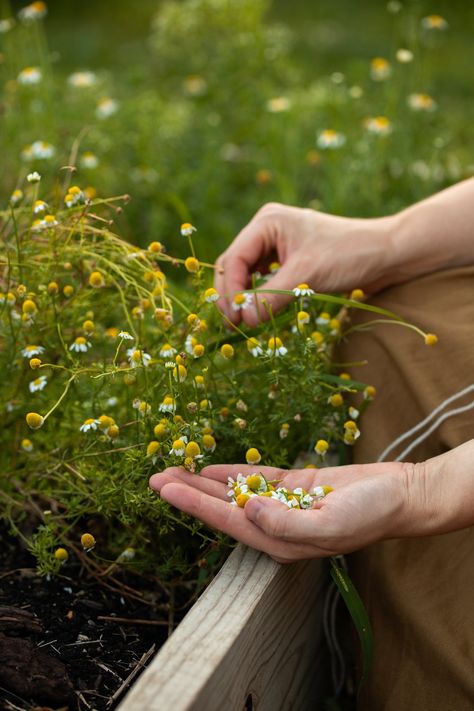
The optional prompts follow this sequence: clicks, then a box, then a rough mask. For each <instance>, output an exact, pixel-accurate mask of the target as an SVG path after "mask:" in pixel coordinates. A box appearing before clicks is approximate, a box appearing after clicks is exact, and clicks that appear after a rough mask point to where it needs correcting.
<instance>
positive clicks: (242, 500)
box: [235, 494, 250, 509]
mask: <svg viewBox="0 0 474 711" xmlns="http://www.w3.org/2000/svg"><path fill="white" fill-rule="evenodd" d="M249 499H250V496H249V495H248V494H239V495H238V496H236V498H235V503H236V504H237V506H240V508H241V509H243V508H244V506H245V504H246V503H247V501H248V500H249Z"/></svg>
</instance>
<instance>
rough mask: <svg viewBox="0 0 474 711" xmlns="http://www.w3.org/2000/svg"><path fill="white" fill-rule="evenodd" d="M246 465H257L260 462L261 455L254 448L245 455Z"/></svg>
mask: <svg viewBox="0 0 474 711" xmlns="http://www.w3.org/2000/svg"><path fill="white" fill-rule="evenodd" d="M245 459H246V461H247V464H259V462H261V461H262V455H261V454H260V452H259V451H258V449H256V448H255V447H250V449H248V450H247V452H246V454H245Z"/></svg>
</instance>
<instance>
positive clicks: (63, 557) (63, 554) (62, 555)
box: [54, 548, 69, 563]
mask: <svg viewBox="0 0 474 711" xmlns="http://www.w3.org/2000/svg"><path fill="white" fill-rule="evenodd" d="M54 557H55V558H56V560H59V562H60V563H65V562H66V561H67V559H68V558H69V553H68V552H67V550H66V549H65V548H56V550H55V551H54Z"/></svg>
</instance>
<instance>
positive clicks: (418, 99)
mask: <svg viewBox="0 0 474 711" xmlns="http://www.w3.org/2000/svg"><path fill="white" fill-rule="evenodd" d="M407 102H408V106H409V107H410V109H412V110H413V111H428V112H429V111H434V110H435V109H436V101H435V100H434V99H433V98H432V97H431V96H430V95H429V94H410V96H409V97H408V99H407Z"/></svg>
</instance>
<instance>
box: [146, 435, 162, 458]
mask: <svg viewBox="0 0 474 711" xmlns="http://www.w3.org/2000/svg"><path fill="white" fill-rule="evenodd" d="M160 448H161V445H160V443H159V442H157V441H156V440H154V439H153V440H152V441H151V442H148V446H147V448H146V456H147V457H153V456H154V455H155V454H157V452H159V451H160Z"/></svg>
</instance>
